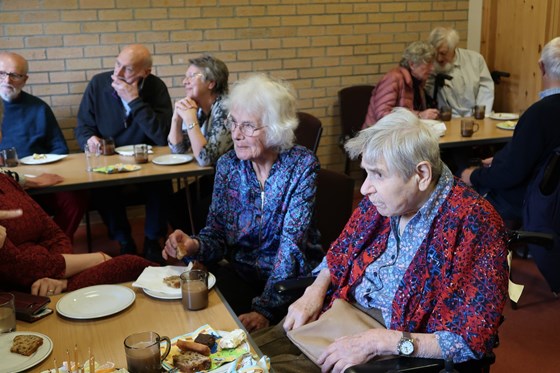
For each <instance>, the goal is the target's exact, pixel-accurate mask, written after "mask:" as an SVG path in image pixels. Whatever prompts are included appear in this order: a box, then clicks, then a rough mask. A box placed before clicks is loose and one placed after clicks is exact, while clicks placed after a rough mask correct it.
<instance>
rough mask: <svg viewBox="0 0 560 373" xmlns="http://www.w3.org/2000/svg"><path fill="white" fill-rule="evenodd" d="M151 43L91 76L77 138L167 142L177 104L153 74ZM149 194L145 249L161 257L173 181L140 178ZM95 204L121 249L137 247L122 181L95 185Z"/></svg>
mask: <svg viewBox="0 0 560 373" xmlns="http://www.w3.org/2000/svg"><path fill="white" fill-rule="evenodd" d="M151 71H152V57H151V54H150V52H149V51H148V49H146V47H144V46H142V45H138V44H133V45H129V46H127V47H125V48H124V49H123V50H122V51H121V53H120V54H119V55H118V56H117V59H116V61H115V67H114V69H113V71H107V72H104V73H100V74H97V75H95V76H94V77H93V78H92V80H91V81H90V82H89V84H88V86H87V88H86V91H85V92H84V96H83V98H82V102H81V103H80V109H79V111H78V125H77V127H76V131H75V134H76V139H77V140H78V143H79V144H80V146H81V147H82V148H84V147H85V146H86V145H88V146H99V145H100V144H101V141H102V139H103V138H109V137H112V138H113V139H114V141H115V146H117V147H119V146H124V145H134V144H150V145H161V146H164V145H167V135H168V134H169V129H170V126H171V117H172V115H173V109H172V105H171V98H170V97H169V92H168V91H167V87H166V85H165V83H164V82H163V81H162V80H161V79H159V78H158V77H156V76H154V75H152V74H151ZM138 187H139V188H140V189H141V191H142V195H143V196H145V199H146V221H145V227H144V234H145V240H144V255H145V256H146V257H147V258H149V259H151V260H153V261H160V262H161V261H162V259H161V246H160V242H159V241H160V239H161V238H163V237H165V236H166V235H167V220H168V219H167V209H168V200H169V196H170V195H171V183H170V182H150V183H142V184H138ZM91 193H92V200H93V203H94V206H95V207H96V208H97V210H98V211H99V213H100V215H101V217H102V219H103V221H104V222H105V224H106V225H107V227H108V230H109V237H111V238H112V239H114V240H117V241H118V242H119V243H120V245H121V253H123V254H124V253H135V252H136V245H135V243H134V240H133V239H132V235H131V229H130V224H129V223H128V218H127V215H126V206H125V205H124V203H123V198H122V187H111V188H102V189H94V190H92V191H91Z"/></svg>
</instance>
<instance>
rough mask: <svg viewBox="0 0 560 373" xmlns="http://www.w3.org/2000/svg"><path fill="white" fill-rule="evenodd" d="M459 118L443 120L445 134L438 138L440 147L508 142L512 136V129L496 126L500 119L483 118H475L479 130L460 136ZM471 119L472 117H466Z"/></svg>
mask: <svg viewBox="0 0 560 373" xmlns="http://www.w3.org/2000/svg"><path fill="white" fill-rule="evenodd" d="M461 119H465V118H453V119H451V120H450V121H448V122H444V123H445V126H446V127H447V131H446V132H445V135H444V136H442V137H440V138H439V144H440V148H441V149H448V148H456V147H461V146H472V145H485V144H499V143H506V142H508V141H509V140H510V139H511V137H512V136H513V131H512V130H503V129H500V128H498V127H496V124H498V123H500V122H501V121H498V120H494V119H490V118H484V119H475V120H474V121H475V122H476V123H478V125H479V130H478V131H476V132H475V133H474V134H473V135H472V137H462V136H461ZM468 119H472V118H468Z"/></svg>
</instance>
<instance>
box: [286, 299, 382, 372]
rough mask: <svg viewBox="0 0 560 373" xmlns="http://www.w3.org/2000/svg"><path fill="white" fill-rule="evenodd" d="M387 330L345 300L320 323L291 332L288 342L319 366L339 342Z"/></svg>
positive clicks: (324, 315) (325, 315)
mask: <svg viewBox="0 0 560 373" xmlns="http://www.w3.org/2000/svg"><path fill="white" fill-rule="evenodd" d="M373 328H383V329H385V326H384V325H382V324H380V323H379V322H377V321H376V320H375V319H374V318H373V317H371V316H369V315H368V314H366V313H364V312H362V311H360V310H359V309H357V308H356V307H354V306H352V305H351V304H350V303H348V302H346V301H345V300H342V299H336V300H335V301H334V303H333V305H332V307H331V308H330V309H329V310H328V311H327V312H325V313H323V314H322V315H321V316H320V317H319V319H318V320H316V321H313V322H311V323H309V324H307V325H304V326H301V327H299V328H297V329H294V330H290V331H289V332H288V333H287V334H288V338H289V339H290V340H291V341H292V342H293V343H294V344H295V345H296V346H298V348H299V349H300V350H301V351H302V352H303V353H304V354H305V355H306V356H307V357H308V358H309V359H311V360H312V361H313V362H314V363H315V364H317V360H318V359H319V356H321V354H322V353H323V351H325V349H326V348H327V346H329V345H330V344H331V343H332V342H334V340H335V339H337V338H339V337H344V336H348V335H353V334H357V333H361V332H364V331H366V330H369V329H373Z"/></svg>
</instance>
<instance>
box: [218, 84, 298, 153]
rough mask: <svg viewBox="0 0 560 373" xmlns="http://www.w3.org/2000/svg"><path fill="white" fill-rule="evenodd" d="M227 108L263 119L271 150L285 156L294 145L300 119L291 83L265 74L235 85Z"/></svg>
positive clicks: (267, 143) (230, 110) (267, 141)
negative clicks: (274, 149) (295, 131)
mask: <svg viewBox="0 0 560 373" xmlns="http://www.w3.org/2000/svg"><path fill="white" fill-rule="evenodd" d="M224 106H225V107H226V108H227V109H228V111H229V112H232V111H236V109H237V110H239V111H242V112H245V113H247V114H249V115H252V116H255V117H257V118H259V119H260V122H261V125H263V126H266V128H265V132H266V140H265V146H266V147H267V148H276V149H278V151H280V152H281V151H284V150H287V149H290V148H291V147H292V146H293V145H294V140H295V135H294V130H295V129H296V127H297V126H298V118H297V115H296V99H295V95H294V91H293V89H292V87H291V86H290V85H289V84H288V83H286V82H284V81H282V80H278V79H274V78H271V77H270V76H267V75H265V74H252V75H250V76H249V77H248V78H246V79H243V80H240V81H238V82H236V83H235V84H233V88H232V89H231V93H230V94H229V96H227V98H226V99H225V100H224Z"/></svg>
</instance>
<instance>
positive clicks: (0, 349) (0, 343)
mask: <svg viewBox="0 0 560 373" xmlns="http://www.w3.org/2000/svg"><path fill="white" fill-rule="evenodd" d="M22 334H26V335H36V336H38V337H41V338H43V344H42V345H41V346H40V347H39V349H38V350H37V351H36V352H35V353H34V354H33V355H31V356H23V355H20V354H16V353H13V352H10V348H11V347H12V341H13V339H14V337H15V336H16V335H22ZM52 349H53V343H52V341H51V339H50V338H49V337H47V336H46V335H44V334H40V333H35V332H12V333H5V334H0V361H2V363H1V364H0V373H16V372H23V371H24V370H27V369H29V368H31V367H34V366H35V365H37V364H39V363H40V362H41V361H43V360H45V359H46V358H47V357H48V356H49V355H50V353H51V351H52Z"/></svg>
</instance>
